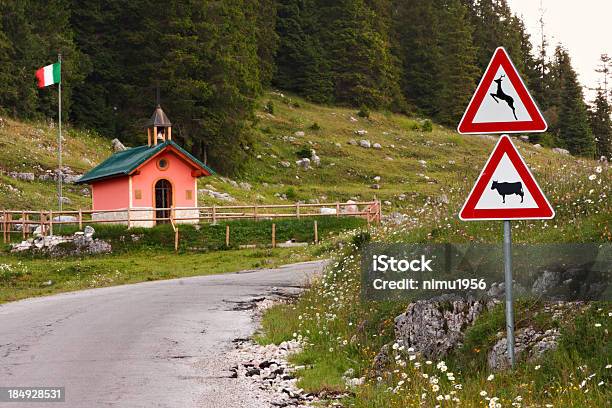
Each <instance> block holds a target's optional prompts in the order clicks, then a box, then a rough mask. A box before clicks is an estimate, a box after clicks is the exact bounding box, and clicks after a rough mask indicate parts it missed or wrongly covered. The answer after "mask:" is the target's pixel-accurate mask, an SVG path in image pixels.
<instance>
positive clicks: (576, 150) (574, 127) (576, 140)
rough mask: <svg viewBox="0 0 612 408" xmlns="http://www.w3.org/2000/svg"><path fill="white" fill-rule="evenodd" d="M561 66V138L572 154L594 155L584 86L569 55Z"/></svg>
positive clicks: (593, 142)
mask: <svg viewBox="0 0 612 408" xmlns="http://www.w3.org/2000/svg"><path fill="white" fill-rule="evenodd" d="M563 64H565V65H564V66H562V67H560V68H561V69H560V70H561V71H562V72H563V75H562V89H561V95H560V103H561V106H560V110H559V133H558V135H559V140H560V142H561V143H562V145H563V146H565V147H566V148H567V149H568V150H569V151H570V152H571V153H572V154H575V155H581V156H588V157H592V156H593V155H594V154H595V140H594V138H593V135H592V134H591V129H590V128H589V121H588V115H587V109H586V105H585V103H584V97H583V94H582V87H581V86H580V84H579V83H578V78H577V75H576V72H575V71H574V69H573V68H572V67H571V61H570V58H569V56H567V58H565V59H564V60H563Z"/></svg>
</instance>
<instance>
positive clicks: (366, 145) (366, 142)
mask: <svg viewBox="0 0 612 408" xmlns="http://www.w3.org/2000/svg"><path fill="white" fill-rule="evenodd" d="M359 146H361V147H363V148H366V149H369V148H370V147H372V145H371V144H370V141H369V140H365V139H362V140H360V141H359Z"/></svg>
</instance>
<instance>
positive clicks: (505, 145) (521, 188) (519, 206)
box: [459, 135, 555, 221]
mask: <svg viewBox="0 0 612 408" xmlns="http://www.w3.org/2000/svg"><path fill="white" fill-rule="evenodd" d="M554 216H555V211H554V210H553V208H552V207H551V206H550V203H549V202H548V200H547V199H546V197H545V196H544V193H542V190H541V189H540V186H538V183H537V182H536V181H535V179H534V178H533V175H532V174H531V172H530V171H529V169H528V168H527V165H526V164H525V161H524V160H523V158H522V157H521V155H520V154H519V152H518V150H517V149H516V147H515V146H514V144H513V143H512V141H511V140H510V137H509V136H507V135H502V136H501V137H500V138H499V141H498V142H497V145H496V146H495V149H493V153H491V156H490V157H489V160H487V164H485V166H484V168H483V170H482V172H481V173H480V176H478V179H477V180H476V184H475V185H474V188H473V189H472V192H471V193H470V195H469V196H468V199H467V201H466V202H465V204H464V205H463V208H462V209H461V212H460V213H459V218H461V219H462V220H463V221H472V220H511V219H549V218H553V217H554Z"/></svg>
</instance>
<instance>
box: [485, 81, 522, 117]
mask: <svg viewBox="0 0 612 408" xmlns="http://www.w3.org/2000/svg"><path fill="white" fill-rule="evenodd" d="M504 77H505V75H501V76H500V77H499V78H497V79H494V80H493V81H495V83H497V91H496V92H495V93H490V94H489V95H491V96H492V97H493V99H495V102H497V103H499V100H498V98H499V99H501V100H502V101H505V102H506V103H507V104H508V106H509V107H510V109H512V114H513V115H514V119H515V120H518V118H517V117H516V110H515V109H514V98H512V97H511V96H510V95H508V94H506V93H504V90H503V89H502V87H501V83H502V78H504Z"/></svg>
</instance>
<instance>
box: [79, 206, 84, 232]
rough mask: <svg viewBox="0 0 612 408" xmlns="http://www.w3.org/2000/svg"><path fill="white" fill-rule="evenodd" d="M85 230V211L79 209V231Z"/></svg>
mask: <svg viewBox="0 0 612 408" xmlns="http://www.w3.org/2000/svg"><path fill="white" fill-rule="evenodd" d="M82 229H83V210H82V209H80V208H79V231H80V230H82Z"/></svg>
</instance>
